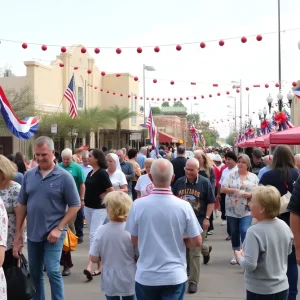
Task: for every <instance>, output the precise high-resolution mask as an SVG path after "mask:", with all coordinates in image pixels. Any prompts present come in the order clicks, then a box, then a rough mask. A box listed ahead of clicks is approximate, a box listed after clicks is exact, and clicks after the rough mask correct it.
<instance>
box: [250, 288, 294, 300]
mask: <svg viewBox="0 0 300 300" xmlns="http://www.w3.org/2000/svg"><path fill="white" fill-rule="evenodd" d="M288 295H289V290H285V291H282V292H279V293H276V294H272V295H260V294H255V293H252V292H249V291H247V300H288ZM295 299H296V298H295Z"/></svg>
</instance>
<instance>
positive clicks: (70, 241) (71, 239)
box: [63, 229, 78, 252]
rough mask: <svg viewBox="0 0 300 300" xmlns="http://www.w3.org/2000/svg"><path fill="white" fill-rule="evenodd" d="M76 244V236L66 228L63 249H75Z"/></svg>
mask: <svg viewBox="0 0 300 300" xmlns="http://www.w3.org/2000/svg"><path fill="white" fill-rule="evenodd" d="M77 244H78V237H77V236H76V235H75V234H74V233H73V232H72V231H71V230H70V229H68V230H67V234H66V237H65V240H64V245H63V251H65V252H69V251H74V250H76V247H77Z"/></svg>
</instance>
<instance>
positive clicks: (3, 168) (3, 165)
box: [0, 155, 17, 181]
mask: <svg viewBox="0 0 300 300" xmlns="http://www.w3.org/2000/svg"><path fill="white" fill-rule="evenodd" d="M0 172H1V173H2V174H3V177H4V178H5V181H10V180H13V179H14V178H15V176H16V173H17V171H16V168H15V166H14V164H13V163H12V162H11V161H10V160H9V159H8V158H6V157H5V156H3V155H0Z"/></svg>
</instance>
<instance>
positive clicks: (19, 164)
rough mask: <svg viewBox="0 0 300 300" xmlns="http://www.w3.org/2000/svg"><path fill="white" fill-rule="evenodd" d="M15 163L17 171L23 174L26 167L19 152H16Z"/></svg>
mask: <svg viewBox="0 0 300 300" xmlns="http://www.w3.org/2000/svg"><path fill="white" fill-rule="evenodd" d="M15 164H16V165H17V167H18V172H20V173H22V174H23V175H24V173H25V172H26V171H27V169H26V166H25V163H24V157H23V154H22V153H21V152H17V153H16V156H15Z"/></svg>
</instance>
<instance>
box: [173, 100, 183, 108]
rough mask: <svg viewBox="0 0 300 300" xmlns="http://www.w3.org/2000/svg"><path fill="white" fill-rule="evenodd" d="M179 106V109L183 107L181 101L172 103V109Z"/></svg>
mask: <svg viewBox="0 0 300 300" xmlns="http://www.w3.org/2000/svg"><path fill="white" fill-rule="evenodd" d="M179 106H181V107H182V106H184V105H183V104H182V102H181V101H176V102H174V104H173V107H179Z"/></svg>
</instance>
